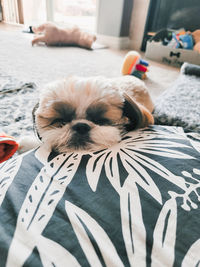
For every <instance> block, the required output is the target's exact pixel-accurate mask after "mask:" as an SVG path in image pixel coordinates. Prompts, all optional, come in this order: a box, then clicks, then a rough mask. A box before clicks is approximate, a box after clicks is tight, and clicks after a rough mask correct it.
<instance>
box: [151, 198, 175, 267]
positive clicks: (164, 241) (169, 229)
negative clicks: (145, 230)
mask: <svg viewBox="0 0 200 267" xmlns="http://www.w3.org/2000/svg"><path fill="white" fill-rule="evenodd" d="M176 227H177V204H176V199H175V198H173V197H172V198H171V199H169V200H167V201H166V202H165V204H164V206H163V207H162V210H161V212H160V214H159V217H158V220H157V222H156V226H155V229H154V235H153V248H152V254H151V259H152V264H151V266H152V267H157V266H169V267H170V266H173V263H174V258H175V242H176Z"/></svg>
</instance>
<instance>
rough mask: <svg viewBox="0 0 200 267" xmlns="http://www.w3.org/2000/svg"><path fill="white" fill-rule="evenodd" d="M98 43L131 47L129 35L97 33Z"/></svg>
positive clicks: (112, 46) (111, 46)
mask: <svg viewBox="0 0 200 267" xmlns="http://www.w3.org/2000/svg"><path fill="white" fill-rule="evenodd" d="M97 41H98V43H102V44H104V45H107V46H108V47H110V48H114V49H120V50H123V49H129V46H130V39H129V37H114V36H108V35H101V34H97Z"/></svg>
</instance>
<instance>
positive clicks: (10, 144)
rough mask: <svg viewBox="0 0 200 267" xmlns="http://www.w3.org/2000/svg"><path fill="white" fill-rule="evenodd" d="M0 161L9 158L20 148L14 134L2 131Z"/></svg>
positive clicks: (0, 136)
mask: <svg viewBox="0 0 200 267" xmlns="http://www.w3.org/2000/svg"><path fill="white" fill-rule="evenodd" d="M0 146H1V149H0V163H2V162H3V161H6V160H7V159H9V158H10V157H11V156H12V155H13V154H14V153H15V152H16V151H17V149H18V146H19V145H18V143H17V142H16V141H15V140H14V138H13V137H12V136H8V135H6V134H5V133H0Z"/></svg>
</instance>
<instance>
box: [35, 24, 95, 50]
mask: <svg viewBox="0 0 200 267" xmlns="http://www.w3.org/2000/svg"><path fill="white" fill-rule="evenodd" d="M32 31H33V32H34V33H35V34H36V36H35V37H34V39H33V40H32V45H34V44H37V43H39V42H43V43H45V44H46V45H77V46H80V47H84V48H88V49H91V47H92V44H93V42H94V41H95V40H96V36H95V35H94V34H90V33H88V32H86V31H83V30H81V29H80V28H79V27H77V26H73V27H68V28H65V29H64V28H59V27H57V26H56V25H55V24H53V23H50V22H48V23H44V24H42V25H40V26H38V27H32Z"/></svg>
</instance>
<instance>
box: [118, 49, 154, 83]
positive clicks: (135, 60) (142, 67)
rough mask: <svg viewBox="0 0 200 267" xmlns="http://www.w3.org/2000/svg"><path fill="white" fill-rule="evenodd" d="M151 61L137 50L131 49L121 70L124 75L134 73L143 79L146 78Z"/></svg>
mask: <svg viewBox="0 0 200 267" xmlns="http://www.w3.org/2000/svg"><path fill="white" fill-rule="evenodd" d="M148 66H149V63H148V62H147V61H145V60H143V59H141V56H140V54H139V53H138V52H136V51H129V52H128V53H127V54H126V56H125V58H124V61H123V65H122V69H121V72H122V74H123V75H134V76H136V77H138V78H140V79H141V80H144V79H146V77H147V76H146V72H147V70H148V69H147V67H148Z"/></svg>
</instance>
